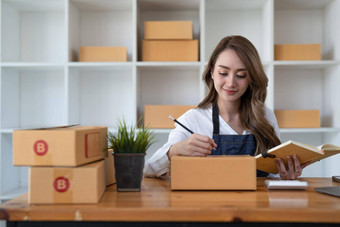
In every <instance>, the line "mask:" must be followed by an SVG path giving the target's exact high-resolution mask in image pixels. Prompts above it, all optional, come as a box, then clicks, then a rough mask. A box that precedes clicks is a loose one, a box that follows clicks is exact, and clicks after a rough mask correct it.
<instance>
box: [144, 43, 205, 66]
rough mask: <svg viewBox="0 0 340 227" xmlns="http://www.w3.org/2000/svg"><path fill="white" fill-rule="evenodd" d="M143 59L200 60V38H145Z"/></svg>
mask: <svg viewBox="0 0 340 227" xmlns="http://www.w3.org/2000/svg"><path fill="white" fill-rule="evenodd" d="M142 48H143V53H142V60H143V61H198V40H143V46H142Z"/></svg>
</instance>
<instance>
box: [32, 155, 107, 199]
mask: <svg viewBox="0 0 340 227" xmlns="http://www.w3.org/2000/svg"><path fill="white" fill-rule="evenodd" d="M104 171H105V170H104V160H101V161H97V162H94V163H91V164H87V165H83V166H79V167H30V170H29V192H28V202H29V203H30V204H79V203H98V202H99V200H100V198H101V196H102V195H103V193H104V191H105V187H106V185H105V172H104Z"/></svg>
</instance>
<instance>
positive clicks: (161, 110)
mask: <svg viewBox="0 0 340 227" xmlns="http://www.w3.org/2000/svg"><path fill="white" fill-rule="evenodd" d="M196 107H197V106H190V105H145V106H144V125H145V126H147V127H149V126H150V127H151V128H175V126H174V124H175V123H174V121H173V120H171V119H170V118H169V115H171V116H172V117H174V118H178V117H180V116H181V115H182V114H184V113H185V112H186V111H188V110H190V109H193V108H196Z"/></svg>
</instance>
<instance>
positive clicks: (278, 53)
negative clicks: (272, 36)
mask: <svg viewBox="0 0 340 227" xmlns="http://www.w3.org/2000/svg"><path fill="white" fill-rule="evenodd" d="M274 59H275V60H281V61H303V60H321V44H284V45H275V46H274Z"/></svg>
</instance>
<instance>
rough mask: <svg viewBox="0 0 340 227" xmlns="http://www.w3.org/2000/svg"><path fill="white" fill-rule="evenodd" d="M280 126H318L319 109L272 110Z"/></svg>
mask: <svg viewBox="0 0 340 227" xmlns="http://www.w3.org/2000/svg"><path fill="white" fill-rule="evenodd" d="M274 113H275V116H276V119H277V123H278V125H279V127H280V128H320V126H321V123H320V110H274Z"/></svg>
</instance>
